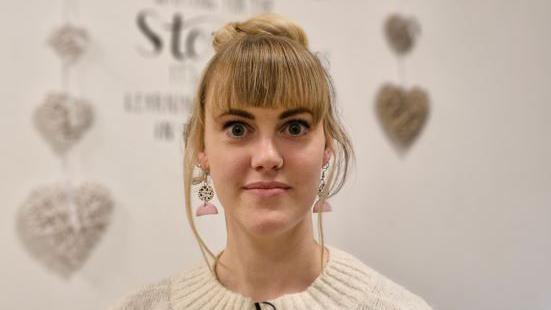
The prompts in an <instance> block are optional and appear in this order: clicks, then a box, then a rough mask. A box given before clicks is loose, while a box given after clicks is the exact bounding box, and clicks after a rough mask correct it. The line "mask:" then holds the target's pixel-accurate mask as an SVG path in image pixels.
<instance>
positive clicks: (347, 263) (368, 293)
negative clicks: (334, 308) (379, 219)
mask: <svg viewBox="0 0 551 310" xmlns="http://www.w3.org/2000/svg"><path fill="white" fill-rule="evenodd" d="M331 249H332V250H333V251H334V253H335V256H336V257H337V259H336V263H337V264H338V265H340V268H342V269H343V271H344V269H347V271H346V273H347V274H349V277H351V278H353V280H351V282H353V283H354V285H356V286H358V289H359V290H360V291H361V292H362V293H361V294H360V295H359V296H358V300H359V303H358V307H357V308H356V309H357V310H364V309H365V310H367V309H392V310H432V308H431V306H429V304H428V303H427V302H426V301H425V300H424V299H423V298H422V297H420V296H418V295H416V294H415V293H413V292H411V291H410V290H408V289H406V288H405V287H404V286H402V285H400V284H398V283H396V282H394V281H393V280H391V279H389V278H388V277H386V276H385V275H383V274H381V273H380V272H378V271H377V270H375V269H373V268H371V267H369V266H368V265H366V264H364V263H363V262H362V261H361V260H360V259H358V258H357V257H355V256H354V255H352V254H350V253H348V252H346V251H344V250H340V249H337V248H334V247H331Z"/></svg>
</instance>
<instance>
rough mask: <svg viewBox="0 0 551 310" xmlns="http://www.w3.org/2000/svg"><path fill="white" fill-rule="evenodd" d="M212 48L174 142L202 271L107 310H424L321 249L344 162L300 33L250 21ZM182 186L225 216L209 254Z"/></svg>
mask: <svg viewBox="0 0 551 310" xmlns="http://www.w3.org/2000/svg"><path fill="white" fill-rule="evenodd" d="M213 46H214V49H215V51H216V54H215V55H214V56H213V58H212V59H211V60H210V62H209V63H208V65H207V67H206V69H205V71H204V73H203V76H202V79H201V80H200V83H199V87H198V90H197V94H196V101H195V106H194V110H193V112H192V115H191V118H190V121H189V122H188V123H187V125H186V130H185V133H184V138H185V142H186V150H185V159H184V184H185V202H186V211H187V217H188V220H189V223H190V225H191V228H192V231H193V233H194V234H195V237H196V239H197V241H198V244H199V248H200V249H201V251H202V254H203V257H204V259H205V262H204V263H201V264H200V265H198V266H196V267H194V268H192V269H191V270H188V271H185V272H182V273H180V274H177V275H174V276H173V277H171V278H169V279H166V280H164V281H162V282H159V283H156V284H154V285H151V286H148V287H146V288H144V289H142V290H140V291H138V292H136V293H134V294H131V295H129V296H127V297H125V298H123V299H122V300H121V301H120V302H119V304H118V305H117V306H115V307H114V308H113V309H157V310H168V309H171V310H182V309H202V310H205V309H278V310H279V309H404V310H405V309H408V310H421V309H422V310H425V309H431V308H430V306H428V305H427V304H426V302H425V301H424V300H423V299H422V298H420V297H418V296H416V295H414V294H413V293H411V292H409V291H408V290H406V289H405V288H403V287H401V286H400V285H398V284H396V283H394V282H392V281H391V280H389V279H388V278H386V277H385V276H383V275H381V274H379V273H378V272H376V271H375V270H373V269H371V268H369V267H368V266H366V265H365V264H363V263H362V262H361V261H359V260H358V259H357V258H355V257H354V256H352V255H351V254H348V253H346V252H345V251H343V250H340V249H337V248H335V247H332V246H328V245H325V244H324V241H323V227H322V213H323V212H325V211H330V210H331V206H330V205H329V204H328V203H327V201H326V199H327V198H329V197H331V196H332V195H334V194H335V193H336V192H337V191H339V189H340V188H341V187H342V185H343V183H344V180H345V178H346V175H347V172H348V170H349V163H350V162H349V161H350V160H351V159H352V158H353V151H352V147H351V143H350V140H349V138H348V137H347V135H346V133H345V131H344V130H343V127H342V124H341V122H340V121H339V119H338V117H337V115H336V109H335V105H334V102H333V88H332V84H331V81H330V78H329V76H328V75H327V72H326V71H325V70H324V68H323V66H322V65H321V63H320V60H319V59H318V58H317V57H316V56H315V55H314V54H313V53H311V52H310V51H309V50H308V42H307V38H306V34H305V33H304V31H303V30H302V28H301V27H300V26H298V25H297V24H295V23H293V22H291V21H289V20H287V19H285V18H283V17H281V16H277V15H273V14H269V15H262V16H257V17H254V18H251V19H249V20H247V21H245V22H242V23H229V24H227V25H225V26H224V27H223V28H221V29H220V30H218V31H217V32H215V33H214V41H213ZM195 172H199V176H196V173H195ZM210 181H212V185H213V186H211V182H210ZM192 185H198V188H199V189H198V193H199V198H200V199H202V200H203V204H202V205H200V206H199V207H198V208H197V210H196V216H201V215H206V214H210V215H214V214H218V211H217V209H216V207H215V206H214V205H213V204H211V203H210V202H209V200H210V199H212V196H213V192H216V195H217V197H218V200H219V201H220V203H221V204H222V205H223V209H224V217H225V220H226V228H227V243H226V247H225V249H224V250H222V251H220V252H219V253H218V254H217V255H215V254H214V253H213V252H212V251H211V250H210V249H209V247H208V246H207V245H206V244H205V242H204V241H203V239H202V238H201V237H200V235H199V233H198V231H197V229H196V227H195V223H194V219H193V214H194V212H193V211H192V208H191V187H192ZM312 206H313V208H312ZM312 210H313V212H315V213H317V214H318V224H319V232H320V235H319V240H320V242H319V243H318V242H317V240H316V239H315V238H314V233H313V220H312V215H311V213H312Z"/></svg>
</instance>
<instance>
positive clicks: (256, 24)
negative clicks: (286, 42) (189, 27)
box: [212, 13, 308, 52]
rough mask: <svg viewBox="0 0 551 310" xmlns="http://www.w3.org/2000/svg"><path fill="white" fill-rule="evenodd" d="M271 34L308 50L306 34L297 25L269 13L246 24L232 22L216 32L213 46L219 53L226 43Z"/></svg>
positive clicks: (247, 21)
mask: <svg viewBox="0 0 551 310" xmlns="http://www.w3.org/2000/svg"><path fill="white" fill-rule="evenodd" d="M258 34H269V35H274V36H282V37H286V38H289V39H291V40H293V41H296V42H298V43H300V44H301V45H302V46H304V47H305V48H308V39H307V37H306V33H305V32H304V30H303V29H302V27H300V26H299V25H298V24H297V23H295V22H293V21H291V20H290V19H288V18H285V17H283V16H281V15H277V14H273V13H268V14H262V15H258V16H255V17H252V18H250V19H248V20H246V21H244V22H231V23H227V24H226V25H224V26H223V27H222V28H220V29H219V30H217V31H216V32H214V38H213V41H212V46H213V47H214V50H215V51H216V52H219V51H220V50H221V49H222V46H224V45H225V44H226V43H228V42H230V41H232V40H234V39H237V38H241V37H243V36H247V35H258Z"/></svg>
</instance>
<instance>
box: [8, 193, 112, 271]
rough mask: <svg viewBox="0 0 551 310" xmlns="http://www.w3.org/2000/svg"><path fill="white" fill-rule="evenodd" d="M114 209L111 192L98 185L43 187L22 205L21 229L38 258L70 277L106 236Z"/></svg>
mask: <svg viewBox="0 0 551 310" xmlns="http://www.w3.org/2000/svg"><path fill="white" fill-rule="evenodd" d="M112 209H113V201H112V199H111V195H110V193H109V192H108V191H107V189H105V188H104V187H102V186H100V185H98V184H94V183H85V184H83V185H81V186H80V187H78V188H74V189H69V190H68V189H67V188H65V187H64V186H63V185H62V184H53V185H49V186H43V187H40V188H37V189H35V190H34V191H32V192H31V194H30V195H29V197H28V199H27V200H26V201H25V202H24V204H23V205H22V207H21V208H20V210H19V213H18V216H17V232H18V235H19V237H20V239H21V241H22V243H23V245H24V246H25V248H26V249H27V250H28V251H29V252H30V254H31V255H32V256H33V257H34V258H35V259H37V260H38V261H39V262H41V263H43V264H44V265H46V267H48V268H49V269H51V270H52V271H54V272H55V273H57V274H58V275H60V276H62V277H64V278H68V277H70V276H71V275H72V274H73V273H74V272H75V271H77V270H78V269H80V268H81V267H82V265H83V264H84V262H85V261H86V260H87V258H88V257H89V255H90V253H91V251H92V249H93V248H94V247H95V246H96V244H97V243H98V241H99V240H100V238H101V237H102V235H103V233H104V232H105V230H106V228H107V227H108V225H109V221H110V217H111V213H112ZM75 221H77V223H78V224H76V223H75ZM75 224H76V225H75Z"/></svg>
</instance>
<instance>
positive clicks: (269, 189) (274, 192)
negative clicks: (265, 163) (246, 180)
mask: <svg viewBox="0 0 551 310" xmlns="http://www.w3.org/2000/svg"><path fill="white" fill-rule="evenodd" d="M243 189H244V190H245V192H247V193H250V194H253V195H256V196H259V197H273V196H279V195H282V194H285V193H287V192H288V191H289V190H290V189H291V187H290V186H289V185H287V184H285V183H281V182H254V183H250V184H247V185H246V186H244V187H243Z"/></svg>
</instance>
